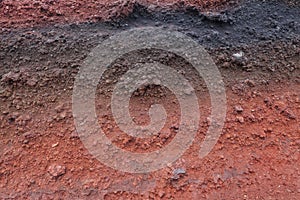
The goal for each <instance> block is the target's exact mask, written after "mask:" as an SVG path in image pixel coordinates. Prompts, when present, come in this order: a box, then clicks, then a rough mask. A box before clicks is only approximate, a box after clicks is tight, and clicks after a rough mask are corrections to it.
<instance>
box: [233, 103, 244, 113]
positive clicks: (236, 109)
mask: <svg viewBox="0 0 300 200" xmlns="http://www.w3.org/2000/svg"><path fill="white" fill-rule="evenodd" d="M234 110H235V111H236V112H238V113H241V112H243V111H244V109H243V108H242V106H240V105H237V106H234Z"/></svg>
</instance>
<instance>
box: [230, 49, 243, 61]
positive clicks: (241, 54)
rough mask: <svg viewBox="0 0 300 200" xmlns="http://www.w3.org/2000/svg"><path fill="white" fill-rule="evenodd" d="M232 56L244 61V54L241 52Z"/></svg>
mask: <svg viewBox="0 0 300 200" xmlns="http://www.w3.org/2000/svg"><path fill="white" fill-rule="evenodd" d="M232 56H233V57H234V58H235V59H238V60H240V59H242V58H243V57H244V52H242V51H240V52H238V53H235V54H233V55H232Z"/></svg>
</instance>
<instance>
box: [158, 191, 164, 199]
mask: <svg viewBox="0 0 300 200" xmlns="http://www.w3.org/2000/svg"><path fill="white" fill-rule="evenodd" d="M158 196H159V197H160V198H162V197H163V196H165V192H164V191H163V190H161V191H159V192H158Z"/></svg>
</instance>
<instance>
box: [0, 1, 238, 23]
mask: <svg viewBox="0 0 300 200" xmlns="http://www.w3.org/2000/svg"><path fill="white" fill-rule="evenodd" d="M228 2H230V4H233V2H234V1H228V0H201V1H195V0H184V1H182V0H175V1H174V0H163V1H156V0H118V1H112V0H104V1H92V0H83V1H80V0H74V1H59V0H58V1H57V0H41V1H32V0H4V1H1V3H0V25H1V27H11V26H13V27H20V26H22V27H24V26H32V25H38V24H47V23H54V22H64V23H65V22H82V21H86V20H90V21H99V20H100V21H107V20H110V19H118V18H121V17H124V16H127V15H129V14H130V13H131V12H132V10H133V8H134V6H135V5H143V6H145V7H149V6H150V5H151V6H152V8H153V6H154V7H155V6H156V7H160V8H169V9H171V8H172V9H176V8H185V7H196V8H198V9H201V10H204V9H205V10H207V9H216V8H219V7H223V6H224V5H228V4H229V3H228Z"/></svg>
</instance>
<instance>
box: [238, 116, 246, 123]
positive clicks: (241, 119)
mask: <svg viewBox="0 0 300 200" xmlns="http://www.w3.org/2000/svg"><path fill="white" fill-rule="evenodd" d="M236 119H237V121H238V122H240V123H241V124H242V123H244V122H245V120H244V117H242V116H238V117H236Z"/></svg>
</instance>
